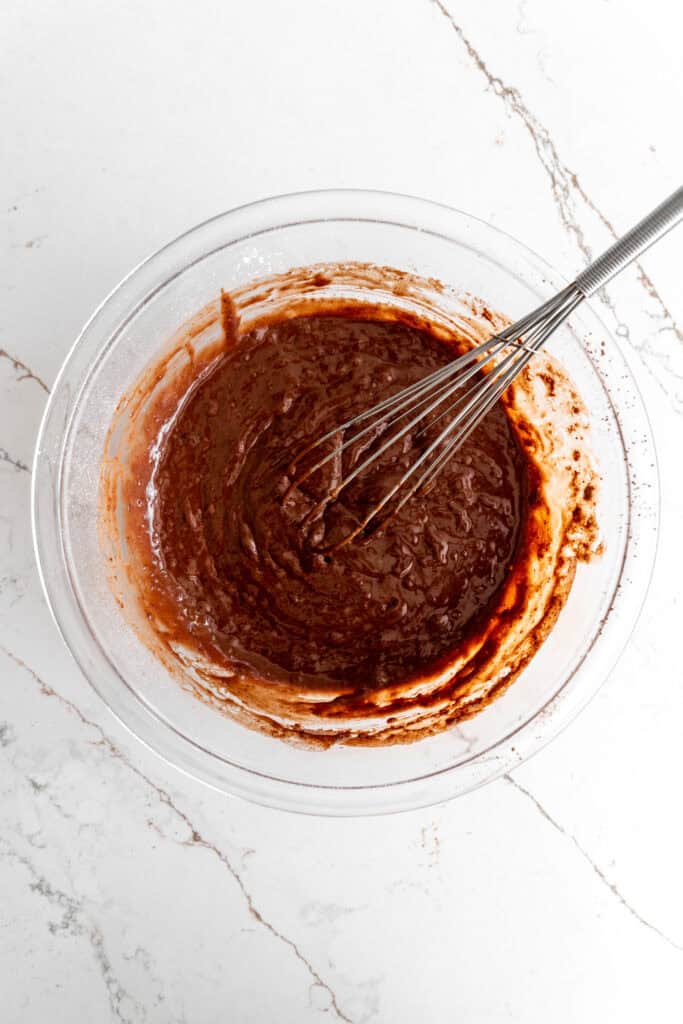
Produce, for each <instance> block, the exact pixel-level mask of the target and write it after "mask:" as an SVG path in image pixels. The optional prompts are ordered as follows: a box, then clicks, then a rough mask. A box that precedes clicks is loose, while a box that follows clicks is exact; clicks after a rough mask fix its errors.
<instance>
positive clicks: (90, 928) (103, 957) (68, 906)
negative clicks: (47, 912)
mask: <svg viewBox="0 0 683 1024" xmlns="http://www.w3.org/2000/svg"><path fill="white" fill-rule="evenodd" d="M0 850H4V854H3V856H4V857H5V859H9V860H13V861H15V862H16V863H18V864H20V865H21V866H22V867H23V868H25V870H26V871H27V872H28V875H29V877H30V878H31V881H30V883H29V889H30V890H31V892H34V893H36V894H37V895H39V896H41V897H42V898H43V899H44V900H46V902H47V903H49V904H50V906H51V907H54V908H56V909H57V910H58V911H59V913H60V914H61V920H59V921H50V923H49V924H48V929H49V931H50V932H51V934H52V935H55V936H57V935H60V934H66V935H71V936H75V937H83V938H85V939H87V941H88V942H89V944H90V948H91V950H92V953H93V956H94V959H95V962H96V964H97V967H98V969H99V971H100V974H101V975H102V981H103V982H104V986H105V988H106V991H107V998H108V1000H109V1005H110V1007H111V1011H112V1014H113V1016H114V1017H115V1018H116V1020H120V1021H122V1022H123V1024H134V1021H135V1020H140V1019H141V1018H140V1016H139V1014H140V1013H144V1007H142V1006H141V1005H140V1004H139V1003H138V1002H137V1001H136V1000H135V999H133V997H132V996H131V995H130V993H129V992H127V991H126V989H125V988H124V987H123V985H122V984H121V982H120V981H119V980H118V979H117V977H116V975H115V973H114V969H113V967H112V964H111V961H110V959H109V956H108V954H107V951H106V948H105V944H104V937H103V935H102V931H101V929H100V928H99V926H98V925H97V924H95V923H94V922H93V921H92V920H90V919H89V918H88V915H87V912H86V908H85V906H84V903H83V901H82V900H80V899H78V898H76V897H75V896H71V895H70V894H69V893H66V892H64V891H63V890H62V889H58V888H57V887H56V886H54V885H53V884H52V883H51V882H50V881H49V879H47V878H46V877H45V876H44V875H42V874H41V873H40V872H39V870H38V869H37V868H36V866H35V865H34V864H33V862H32V861H31V860H30V858H29V857H26V856H25V855H24V854H22V853H20V852H19V850H17V849H16V848H15V847H14V846H12V845H11V843H10V842H9V841H8V840H7V839H6V838H5V837H4V836H0ZM124 1000H126V1001H128V1002H130V1003H132V1005H133V1007H134V1008H135V1011H136V1016H135V1017H130V1016H129V1015H128V1014H126V1013H125V1011H124V1008H123V1006H122V1003H123V1002H124ZM142 1019H144V1017H143V1018H142Z"/></svg>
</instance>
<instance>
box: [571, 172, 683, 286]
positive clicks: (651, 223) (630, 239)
mask: <svg viewBox="0 0 683 1024" xmlns="http://www.w3.org/2000/svg"><path fill="white" fill-rule="evenodd" d="M681 218H683V186H681V188H678V189H676V191H675V192H674V193H672V195H670V196H669V198H668V199H665V200H664V202H663V203H660V204H659V206H657V207H656V208H655V209H654V210H653V211H652V213H648V215H647V217H643V219H642V220H641V221H639V223H638V224H636V225H635V227H632V228H631V230H630V231H627V232H626V234H625V235H623V236H622V237H621V238H620V239H618V240H617V241H616V242H615V243H614V245H612V246H610V248H609V249H608V250H607V252H604V253H603V254H602V256H598V258H597V260H594V261H593V263H591V264H590V266H588V267H586V269H585V270H584V271H583V272H582V273H581V274H579V276H578V277H577V278H576V281H575V282H574V284H575V285H576V287H577V288H578V289H579V291H581V292H582V293H583V294H584V295H585V296H586V297H588V296H589V295H592V294H593V292H596V291H597V290H598V288H602V286H603V285H604V284H607V282H608V281H611V279H612V278H613V277H615V276H616V275H617V274H618V273H619V272H620V271H622V270H623V269H624V267H626V266H628V264H629V263H632V262H633V260H635V259H637V258H638V256H640V255H641V253H643V252H645V250H646V249H648V248H649V247H650V246H651V245H652V244H653V243H654V242H656V241H658V240H659V239H660V238H661V237H662V235H665V234H666V232H667V231H670V230H671V228H673V227H675V225H676V224H678V222H679V221H680V220H681Z"/></svg>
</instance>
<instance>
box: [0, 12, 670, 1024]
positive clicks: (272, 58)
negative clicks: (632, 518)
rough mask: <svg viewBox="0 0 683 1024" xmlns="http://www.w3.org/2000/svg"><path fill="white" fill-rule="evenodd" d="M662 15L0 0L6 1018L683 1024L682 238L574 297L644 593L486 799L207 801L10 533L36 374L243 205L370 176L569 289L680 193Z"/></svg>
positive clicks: (19, 505)
mask: <svg viewBox="0 0 683 1024" xmlns="http://www.w3.org/2000/svg"><path fill="white" fill-rule="evenodd" d="M680 10H681V8H680V5H679V4H675V3H671V2H670V0H650V2H648V3H647V4H642V3H635V2H620V3H618V2H617V0H577V2H573V3H568V2H562V3H546V2H543V0H521V2H520V3H508V4H503V3H496V2H494V0H487V2H481V0H466V2H462V0H461V2H456V0H443V2H442V3H439V2H431V0H405V2H393V3H392V2H391V0H347V2H344V3H341V2H338V3H334V2H330V0H285V2H279V0H260V2H250V3H239V4H238V3H230V2H225V0H216V2H209V0H195V2H193V3H191V4H187V3H180V2H176V0H169V2H167V3H165V4H161V3H154V2H152V0H145V2H142V3H141V2H136V3H133V2H130V0H122V2H119V3H116V4H113V3H106V4H105V3H104V2H88V0H63V2H61V3H50V2H48V0H41V2H38V0H9V2H5V4H4V5H3V9H2V14H1V19H0V20H1V24H2V27H1V29H0V47H1V50H2V59H1V67H2V79H3V88H2V90H0V104H1V105H2V121H1V123H2V126H3V128H2V150H3V156H2V159H1V160H0V187H1V189H2V198H3V221H4V234H3V239H2V252H1V258H2V271H1V273H0V289H1V294H2V300H1V302H0V349H2V352H1V353H0V644H1V649H0V683H1V685H0V894H1V895H0V1019H1V1020H2V1021H3V1022H5V1021H6V1022H8V1024H11V1022H15V1021H21V1022H30V1024H34V1022H36V1024H37V1022H43V1021H46V1020H50V1021H53V1022H61V1021H65V1022H71V1021H110V1020H112V1021H123V1022H142V1021H148V1022H155V1024H156V1022H180V1021H187V1022H191V1024H195V1022H201V1024H203V1022H207V1024H208V1022H219V1021H220V1022H224V1021H231V1022H232V1021H235V1022H254V1024H265V1022H271V1021H277V1022H278V1024H280V1022H281V1024H290V1022H291V1024H295V1022H296V1024H299V1022H302V1024H303V1022H309V1021H311V1022H313V1021H323V1020H328V1021H333V1020H335V1019H337V1020H342V1021H351V1022H354V1024H364V1022H377V1024H379V1022H382V1024H384V1022H388V1024H404V1022H405V1024H412V1022H414V1021H417V1020H420V1021H427V1022H437V1024H441V1022H446V1021H449V1022H451V1021H457V1022H476V1024H479V1022H486V1024H498V1022H503V1021H523V1022H525V1024H546V1022H548V1021H553V1022H554V1024H574V1022H579V1021H580V1022H584V1021H588V1022H592V1021H600V1022H611V1021H619V1022H630V1021H634V1022H635V1021H641V1020H644V1019H645V1020H656V1021H660V1022H668V1021H680V1020H681V1019H682V1016H683V1008H682V1001H683V996H682V989H681V978H682V977H683V889H682V887H681V871H680V865H681V863H682V861H683V824H682V820H681V778H682V777H683V743H682V742H681V737H682V735H683V688H682V687H681V683H682V682H683V675H682V673H681V657H680V652H679V644H680V639H679V637H680V623H681V589H680V575H681V570H682V568H683V566H682V555H681V540H680V531H681V525H682V522H683V519H682V517H683V483H682V479H681V477H682V474H681V456H680V450H681V443H682V442H683V431H682V427H683V333H682V330H681V326H680V325H681V324H683V299H682V297H681V288H680V278H681V275H680V267H681V256H682V253H683V231H679V232H678V235H676V233H674V234H673V235H671V236H669V237H668V238H667V239H666V240H664V241H663V242H662V243H661V245H660V246H659V247H658V248H657V249H656V250H653V251H652V252H651V253H649V254H647V255H646V257H645V258H644V260H643V263H642V268H641V269H635V268H632V269H631V270H629V271H628V272H627V273H625V274H624V275H623V277H622V278H621V279H620V280H619V281H618V282H615V283H614V285H613V286H610V288H609V294H608V296H606V297H605V299H604V301H602V308H601V312H602V315H603V316H604V318H605V321H606V323H607V324H608V325H609V326H610V327H611V328H612V329H613V330H614V331H616V333H617V334H618V335H619V336H620V338H621V341H622V344H623V347H624V349H625V351H626V353H627V356H628V358H629V361H630V363H631V366H632V368H633V370H634V372H635V373H636V374H637V375H638V378H639V380H640V381H641V385H642V390H643V393H644V395H645V399H646V402H647V405H648V408H649V411H650V414H651V417H652V422H653V429H654V433H655V437H656V441H657V444H658V449H659V457H660V468H661V475H662V492H663V508H662V524H661V544H660V553H659V560H658V563H657V567H656V570H655V575H654V580H653V584H652V588H651V592H650V595H649V598H648V601H647V604H646V607H645V610H644V614H643V616H642V618H641V620H640V623H639V625H638V627H637V630H636V632H635V634H634V636H633V638H632V640H631V643H630V646H629V647H628V650H627V652H626V654H625V656H624V657H623V658H622V660H621V662H620V664H619V666H618V668H617V669H616V670H615V672H614V673H613V674H612V677H611V678H610V680H609V681H608V683H607V684H606V685H605V686H604V688H603V689H602V690H601V691H600V693H599V695H598V696H597V698H596V699H595V700H594V701H593V703H592V704H591V706H590V707H589V708H588V709H587V710H586V711H585V712H584V713H583V714H582V716H581V717H580V719H579V720H578V721H577V722H576V723H574V725H572V726H571V728H569V729H568V730H567V731H566V732H565V733H564V735H563V736H562V737H561V738H559V739H558V740H556V741H555V742H554V743H553V744H552V745H551V746H550V747H549V748H547V749H546V750H545V751H544V752H542V753H541V754H539V755H538V756H537V757H536V758H535V759H533V760H532V761H531V762H530V763H528V764H527V765H525V766H523V767H522V768H520V769H519V770H518V771H516V772H515V774H514V777H513V778H506V779H503V780H501V781H499V782H497V783H495V784H492V785H490V786H489V787H487V788H485V789H483V790H480V791H479V792H477V793H474V794H472V795H470V796H468V797H464V798H461V799H460V800H458V801H456V802H453V803H451V804H448V805H445V806H439V807H435V808H432V809H430V810H425V811H421V812H415V813H410V814H406V815H400V816H395V817H393V818H385V819H364V820H326V819H323V820H313V819H307V818H303V817H295V816H288V815H284V814H281V813H277V812H272V811H268V810H265V809H261V808H258V807H252V806H248V805H246V804H242V803H240V802H238V801H235V800H230V799H227V798H223V797H220V796H218V795H216V794H214V793H212V792H210V791H209V790H207V789H206V788H204V787H203V786H202V785H200V784H199V783H193V782H191V781H189V780H188V779H186V778H184V777H183V776H181V775H179V774H178V773H176V772H175V771H173V770H172V769H170V768H168V767H166V766H165V765H164V764H163V763H161V762H160V761H159V760H158V759H157V758H155V757H154V756H153V755H152V754H150V753H148V752H147V751H146V750H144V749H143V748H142V747H141V746H140V745H139V744H138V743H137V742H136V741H135V740H133V739H132V738H130V737H129V736H128V734H127V733H126V732H125V731H124V730H123V729H122V728H121V727H119V725H118V724H117V723H116V722H115V721H114V720H113V719H112V718H111V716H110V715H109V713H108V712H107V711H106V709H105V708H104V707H103V705H102V704H101V703H100V701H99V699H98V698H97V697H96V696H95V694H94V693H93V692H92V690H91V689H90V687H89V686H88V684H87V682H86V681H85V680H84V679H83V678H82V676H81V675H80V674H79V672H78V670H77V669H76V667H75V666H74V664H73V663H72V661H71V659H70V657H69V655H68V653H67V652H66V651H65V650H64V649H63V647H62V645H61V642H60V640H59V638H58V636H57V633H56V630H55V628H54V626H53V624H52V622H51V620H50V617H49V615H48V612H47V609H46V606H45V603H44V600H43V598H42V595H41V592H40V587H39V583H38V579H37V574H36V570H35V565H34V559H33V554H32V549H31V538H30V528H29V489H30V468H29V467H30V465H31V458H32V450H33V445H34V440H35V435H36V430H37V427H38V423H39V420H40V415H41V412H42V409H43V406H44V404H45V401H46V399H47V394H48V391H49V388H50V384H51V382H52V381H53V380H54V378H55V375H56V373H57V370H58V368H59V365H60V363H61V361H62V359H63V357H64V355H65V353H66V351H67V349H68V347H69V345H70V344H71V342H72V339H73V338H74V336H75V334H76V333H77V331H78V329H79V328H80V326H81V324H82V322H83V321H84V320H85V319H86V318H87V316H88V315H89V314H90V312H91V311H92V309H93V307H94V306H95V305H96V304H97V303H98V302H99V301H100V299H101V298H102V297H103V295H104V294H106V292H107V291H108V290H109V289H110V288H111V287H112V286H113V285H114V284H115V283H116V282H117V281H118V280H119V278H120V277H121V276H122V275H123V274H124V273H125V272H126V271H127V270H128V269H129V268H130V267H131V266H132V265H133V264H135V263H136V262H137V261H138V260H139V259H140V258H141V257H142V256H144V255H145V254H147V253H148V252H149V251H151V250H152V249H154V248H156V247H157V246H159V245H160V244H162V243H163V242H165V241H166V240H168V239H169V238H171V237H172V236H174V235H175V234H177V233H178V232H180V231H181V230H183V229H185V228H187V227H188V226H190V225H192V224H193V223H195V222H197V221H199V220H202V219H203V218H205V217H207V216H209V215H210V214H212V213H214V212H216V211H218V210H222V209H225V208H228V207H231V206H234V205H236V204H239V203H242V202H245V201H248V200H250V199H256V198H259V197H261V196H265V195H268V194H271V193H277V192H283V191H288V190H294V189H303V188H309V187H318V186H332V185H344V186H368V187H376V188H386V189H394V190H398V191H405V192H412V193H416V194H419V195H423V196H426V197H429V198H433V199H437V200H441V201H444V202H446V203H450V204H452V205H455V206H458V207H461V208H463V209H465V210H468V211H470V212H471V213H474V214H477V215H479V216H481V217H483V218H485V219H486V220H489V221H491V222H493V223H494V224H496V225H499V226H501V227H503V228H505V229H506V230H508V231H509V232H511V233H512V234H514V235H516V236H517V237H519V238H521V239H523V240H524V241H525V242H527V243H528V244H529V245H531V246H532V247H533V248H535V249H536V250H538V251H540V252H542V253H543V254H545V255H546V256H547V257H548V258H549V259H550V260H551V262H553V263H554V264H555V265H557V266H558V267H559V268H560V269H562V270H563V271H564V272H565V273H567V274H571V273H572V271H573V270H575V269H578V268H579V267H581V266H582V264H583V263H584V262H585V260H586V259H587V257H588V256H589V254H590V253H591V252H595V251H597V250H598V249H599V248H600V247H602V246H604V245H605V244H606V243H607V242H608V241H609V240H610V238H611V237H612V234H613V232H614V231H620V230H623V229H625V228H626V227H628V226H630V223H631V222H632V221H633V219H634V218H635V217H636V216H639V215H640V214H641V213H642V212H644V211H645V210H646V209H647V208H649V207H650V206H651V205H654V203H655V202H657V201H658V200H659V199H660V198H661V197H663V196H664V195H665V194H667V193H668V192H669V191H671V190H672V189H673V188H674V187H675V186H677V185H678V184H680V176H681V167H682V166H683V161H682V160H681V157H682V156H683V150H682V144H681V132H680V111H681V109H682V106H681V96H680V93H677V89H678V87H679V85H680V38H681V30H682V29H683V18H682V16H681V13H680ZM677 322H678V325H679V326H677Z"/></svg>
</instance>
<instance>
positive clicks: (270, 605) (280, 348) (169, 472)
mask: <svg viewBox="0 0 683 1024" xmlns="http://www.w3.org/2000/svg"><path fill="white" fill-rule="evenodd" d="M455 354H456V353H455V352H454V350H453V348H452V347H450V346H448V345H447V344H445V343H444V342H441V341H439V340H437V339H436V338H435V337H434V336H432V334H431V333H429V331H427V330H422V329H417V328H415V327H410V326H406V325H405V324H402V323H398V322H390V321H386V322H383V321H379V320H378V321H372V320H367V321H364V320H361V319H354V318H351V317H349V316H334V315H327V316H325V315H322V316H303V317H296V318H293V319H285V320H282V321H279V322H275V323H272V324H270V325H268V326H263V327H259V328H257V329H255V330H253V331H252V332H251V333H249V334H246V335H245V336H243V337H241V338H240V340H239V343H238V344H237V345H235V346H233V347H232V348H228V349H227V350H226V351H225V352H224V353H223V354H222V355H221V356H220V357H219V358H218V359H217V361H216V362H215V363H214V364H213V365H212V367H211V368H210V370H209V371H208V372H206V373H205V374H204V377H203V378H202V379H200V380H199V381H198V382H196V384H195V385H194V388H193V389H192V391H191V393H190V394H189V395H188V396H187V397H186V398H185V399H184V401H183V403H182V405H181V407H180V409H179V411H178V413H177V414H176V416H175V418H174V420H173V423H172V425H171V426H170V428H169V429H168V430H166V431H165V432H164V436H163V438H160V439H159V445H158V453H157V457H156V460H155V469H154V472H153V474H152V479H151V481H150V487H149V488H148V494H150V495H152V500H151V501H150V506H149V516H150V534H151V539H152V550H153V551H154V557H155V561H156V569H157V571H156V573H155V576H156V578H155V580H154V587H153V588H152V589H150V590H149V591H148V593H147V594H146V595H145V603H146V606H147V608H148V611H150V612H151V613H152V614H154V615H155V616H156V617H157V618H158V619H160V620H161V619H163V620H164V630H165V634H166V638H167V641H168V640H169V639H170V641H171V642H173V639H174V634H176V633H177V636H178V638H179V639H181V640H182V641H183V642H185V643H187V642H188V640H189V641H191V645H192V646H193V647H194V648H195V650H197V651H198V652H200V654H202V655H203V656H205V657H206V658H207V660H209V661H211V662H212V663H220V664H222V665H223V666H225V667H227V668H228V669H229V671H230V673H231V674H232V673H233V672H234V673H235V674H236V675H237V676H238V677H244V678H253V677H256V678H261V679H265V680H272V681H274V682H277V681H283V682H285V681H292V680H295V681H297V682H298V683H300V684H301V685H303V686H306V685H308V684H310V686H311V687H315V688H317V689H320V688H321V687H323V688H324V687H325V686H328V685H329V686H330V687H331V688H334V685H335V684H337V685H338V684H339V683H342V684H348V685H350V686H352V687H353V688H354V690H361V691H363V690H371V689H373V688H375V687H379V686H382V685H386V684H388V683H393V682H401V681H404V680H406V679H408V678H410V677H412V676H417V675H421V674H423V673H425V672H427V671H428V670H429V669H430V668H433V667H434V666H437V665H439V664H441V663H442V662H445V661H447V660H448V658H449V656H451V655H452V654H453V652H454V651H455V650H456V649H457V648H458V646H459V645H460V644H461V642H462V641H463V640H464V639H466V637H467V635H468V631H469V630H471V629H472V628H474V626H475V625H476V624H477V623H478V622H481V618H482V616H484V615H486V612H487V609H488V608H489V607H490V606H491V604H492V602H494V601H495V598H496V595H497V594H498V593H499V591H500V589H501V587H502V585H503V583H504V582H505V580H506V578H507V576H508V573H509V571H510V567H511V565H512V563H513V561H514V557H515V552H516V549H517V544H518V538H519V535H520V529H521V525H522V523H523V520H524V516H525V509H526V488H527V462H526V457H525V455H524V454H523V453H522V451H521V450H520V447H519V445H518V442H517V440H516V437H515V434H514V432H513V429H512V427H511V425H510V423H509V421H508V418H507V415H506V413H505V411H504V409H503V408H502V407H501V406H497V407H495V408H494V409H493V411H492V412H491V413H490V414H489V415H488V416H487V418H486V420H485V421H484V423H483V424H482V425H481V426H480V427H479V428H477V430H476V431H475V432H474V433H473V434H472V435H471V436H470V438H469V439H468V441H467V442H466V443H465V445H464V446H463V448H461V449H460V451H459V453H458V455H457V456H456V457H455V458H452V459H451V460H450V462H449V463H448V465H447V466H446V468H445V469H444V470H443V472H442V473H441V474H440V475H439V476H438V478H437V480H436V482H435V484H434V485H433V487H432V489H431V490H430V491H429V493H427V494H423V495H418V496H416V497H415V498H414V499H412V500H411V501H410V502H409V503H408V504H407V505H406V506H405V507H404V508H403V509H402V510H401V511H400V512H399V513H398V514H397V515H396V516H395V517H394V518H393V519H392V520H391V522H390V523H389V524H388V525H387V526H386V527H385V529H383V530H382V531H380V532H379V533H377V534H375V535H374V536H372V537H371V538H369V539H367V540H364V541H359V542H354V543H352V544H349V545H346V546H345V547H342V548H340V549H339V550H337V551H335V552H332V553H330V546H331V545H333V544H334V542H335V541H336V540H338V539H339V538H340V537H342V536H343V535H344V533H346V532H348V531H349V530H350V529H351V528H352V527H353V526H354V525H355V524H356V523H357V522H358V521H359V520H360V519H362V518H363V516H364V514H365V512H366V511H367V509H368V507H369V505H370V504H371V503H372V502H373V501H376V500H377V499H378V498H379V497H381V496H382V494H384V493H386V491H387V489H388V488H389V487H390V486H391V484H392V482H394V481H395V480H396V479H397V477H398V476H399V475H400V474H401V473H402V472H403V469H404V468H405V467H406V466H407V465H409V464H410V463H411V462H413V461H414V460H415V458H416V457H417V456H418V455H419V453H420V451H421V450H422V449H423V448H424V446H425V445H426V444H427V443H428V442H429V440H430V439H431V438H432V437H433V436H434V428H428V429H427V430H426V431H423V433H422V434H421V435H419V436H416V434H415V433H414V432H413V433H412V434H411V435H409V436H408V437H407V438H406V439H405V441H404V444H403V445H402V446H400V447H398V448H395V449H392V450H391V451H390V452H389V453H388V454H387V456H386V457H385V458H383V459H382V460H381V461H380V463H379V464H378V465H376V466H374V467H373V468H372V469H370V470H368V471H367V472H365V473H363V474H362V475H361V476H360V477H359V478H358V479H357V480H355V481H354V482H353V484H352V485H351V486H350V487H349V488H348V489H346V490H344V491H343V492H342V494H341V495H340V496H339V498H338V499H337V500H336V501H335V502H333V503H331V504H330V505H329V506H327V508H326V509H325V510H324V512H323V513H322V514H321V515H319V516H318V517H315V518H314V519H313V522H312V523H311V522H307V514H308V513H309V512H310V510H311V509H312V508H313V507H314V506H315V505H316V503H317V502H318V501H319V500H320V499H321V498H322V497H324V495H325V494H326V493H328V492H329V489H330V487H331V486H332V485H333V484H334V483H335V481H336V480H338V478H339V474H340V473H343V472H345V471H347V470H348V468H349V466H350V465H352V464H354V459H357V458H358V457H359V452H358V450H356V449H353V448H352V449H351V450H350V451H349V452H345V453H344V456H341V455H339V456H338V457H337V458H335V459H334V460H333V461H332V463H330V464H328V466H326V467H325V469H324V470H323V471H321V472H319V473H317V474H314V475H313V476H312V477H311V478H309V480H307V481H306V482H305V483H303V484H302V485H301V487H296V488H294V490H293V491H292V492H291V493H290V494H289V495H288V496H287V492H288V489H289V488H290V485H291V483H292V472H291V469H290V465H289V464H290V463H291V460H292V459H293V458H294V457H295V456H297V455H298V454H299V453H300V452H301V451H302V449H303V448H305V446H306V445H307V444H308V443H309V442H310V441H311V440H312V439H314V438H315V437H318V436H320V435H321V434H324V433H325V432H326V431H328V430H330V429H331V428H332V427H334V426H336V425H338V424H339V422H341V421H343V420H345V419H347V418H348V417H349V416H351V415H353V414H354V413H357V412H361V411H363V410H365V409H367V408H368V407H369V406H371V405H373V404H374V403H375V402H377V401H379V400H381V399H382V398H383V397H386V396H388V395H390V394H393V393H394V392H396V391H398V390H400V389H401V388H402V387H405V386H406V385H408V384H410V383H412V382H414V381H415V380H417V379H419V378H421V377H423V376H424V375H425V374H426V373H428V372H430V371H431V370H433V369H435V368H436V367H438V366H440V365H443V364H445V363H446V362H448V361H449V360H450V359H452V358H453V357H454V355H455ZM442 425H443V423H442V424H441V426H442ZM421 426H422V427H424V424H422V425H421ZM340 436H341V435H339V437H337V438H335V439H334V441H333V442H331V444H334V443H335V442H336V443H337V444H338V443H339V438H340ZM155 603H156V604H158V607H156V608H155ZM169 608H170V609H173V613H172V614H169V612H168V609H169Z"/></svg>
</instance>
